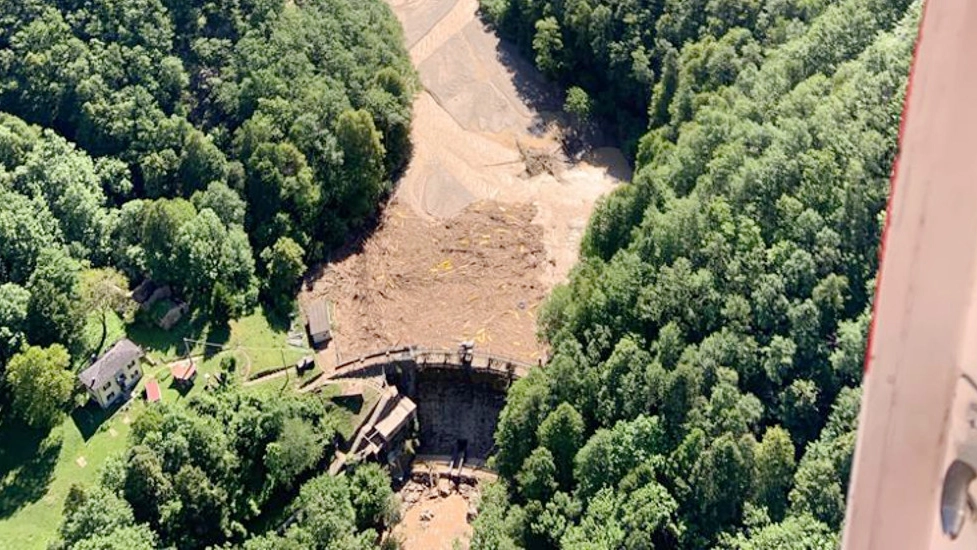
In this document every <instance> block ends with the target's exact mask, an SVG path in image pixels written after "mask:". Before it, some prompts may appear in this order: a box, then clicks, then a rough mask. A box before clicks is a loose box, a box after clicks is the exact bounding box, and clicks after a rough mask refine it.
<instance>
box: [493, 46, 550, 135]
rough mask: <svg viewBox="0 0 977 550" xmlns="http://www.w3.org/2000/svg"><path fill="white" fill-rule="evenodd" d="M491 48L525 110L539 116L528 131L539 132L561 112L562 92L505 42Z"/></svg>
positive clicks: (516, 49)
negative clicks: (506, 72)
mask: <svg viewBox="0 0 977 550" xmlns="http://www.w3.org/2000/svg"><path fill="white" fill-rule="evenodd" d="M496 36H497V37H498V39H499V42H498V44H497V45H496V46H495V56H496V58H497V59H498V60H499V62H500V63H502V65H504V66H505V68H506V69H507V70H508V73H509V77H510V78H511V80H512V84H513V86H515V88H516V93H517V94H518V95H519V99H521V100H522V101H523V102H524V103H525V104H526V105H527V106H529V107H530V108H532V109H533V110H534V111H536V112H537V113H539V116H538V120H537V121H536V124H534V125H533V127H532V128H530V130H531V131H534V132H537V131H543V130H545V129H546V124H547V123H549V122H550V121H551V120H553V119H554V118H555V117H553V116H551V115H548V114H556V113H558V112H560V111H562V110H563V92H562V91H561V90H560V87H559V85H558V84H557V83H556V82H553V81H551V80H547V79H546V77H545V76H543V74H542V73H540V72H539V70H538V69H536V67H535V66H533V64H532V63H531V62H530V61H529V60H528V59H526V58H525V57H524V56H523V55H522V52H520V51H519V48H518V47H517V46H516V45H515V44H513V43H512V42H509V41H508V40H506V39H504V38H502V37H499V36H498V35H496Z"/></svg>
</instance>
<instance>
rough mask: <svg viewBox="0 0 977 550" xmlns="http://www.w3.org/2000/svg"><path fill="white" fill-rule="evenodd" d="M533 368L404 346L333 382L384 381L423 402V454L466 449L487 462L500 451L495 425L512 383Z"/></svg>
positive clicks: (361, 362)
mask: <svg viewBox="0 0 977 550" xmlns="http://www.w3.org/2000/svg"><path fill="white" fill-rule="evenodd" d="M529 368H530V367H529V365H526V364H524V363H520V362H517V361H514V360H511V359H507V358H502V357H498V356H492V355H488V354H479V353H475V354H473V356H472V357H471V359H470V361H465V360H463V359H462V358H461V357H460V355H459V354H458V353H457V352H456V351H450V350H425V349H417V348H398V349H394V350H384V351H381V352H377V353H375V354H371V355H368V356H364V357H360V358H357V359H355V360H353V361H349V362H347V363H344V364H343V365H340V366H339V367H338V368H337V369H336V373H335V374H334V375H333V378H359V377H380V376H382V377H383V378H384V379H385V381H386V383H388V384H391V385H395V386H397V388H398V390H399V391H400V392H402V393H403V394H404V395H406V396H408V397H409V398H410V399H411V400H413V401H414V402H415V403H416V404H417V422H418V425H419V434H418V436H419V440H420V441H419V442H420V447H419V448H418V449H417V452H418V454H425V455H451V454H453V453H454V452H456V451H457V450H459V449H464V450H465V452H466V455H467V457H468V458H470V459H478V460H484V459H486V458H488V457H489V455H490V454H491V453H492V451H493V448H494V434H495V427H496V424H497V423H498V418H499V413H500V412H501V411H502V407H503V406H504V405H505V396H506V392H507V391H508V388H509V385H510V384H511V383H512V382H513V381H514V380H515V379H517V378H520V377H522V376H524V375H525V374H526V373H527V372H528V369H529Z"/></svg>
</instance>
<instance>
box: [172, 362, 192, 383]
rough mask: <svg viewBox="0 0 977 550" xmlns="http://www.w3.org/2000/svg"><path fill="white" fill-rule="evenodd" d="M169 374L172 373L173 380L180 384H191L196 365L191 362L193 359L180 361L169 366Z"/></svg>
mask: <svg viewBox="0 0 977 550" xmlns="http://www.w3.org/2000/svg"><path fill="white" fill-rule="evenodd" d="M170 374H172V375H173V380H176V383H177V384H178V385H181V386H188V385H190V384H193V380H194V378H196V377H197V365H195V364H194V363H193V360H192V359H190V360H187V361H181V362H179V363H177V364H175V365H173V366H172V367H170Z"/></svg>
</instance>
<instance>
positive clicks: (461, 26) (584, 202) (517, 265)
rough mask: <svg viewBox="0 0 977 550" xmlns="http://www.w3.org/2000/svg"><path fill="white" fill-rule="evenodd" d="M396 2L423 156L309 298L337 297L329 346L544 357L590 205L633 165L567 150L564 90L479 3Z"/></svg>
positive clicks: (339, 350)
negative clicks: (496, 27)
mask: <svg viewBox="0 0 977 550" xmlns="http://www.w3.org/2000/svg"><path fill="white" fill-rule="evenodd" d="M390 4H391V6H392V7H393V9H394V11H395V13H396V14H397V17H398V18H399V19H400V21H401V23H402V24H403V26H404V31H405V36H406V40H407V46H408V48H409V50H410V54H411V58H412V60H413V62H414V64H415V66H416V67H417V68H418V71H419V73H420V78H421V82H422V84H423V90H422V91H421V92H420V94H419V95H418V97H417V99H416V100H415V103H414V119H413V127H412V132H411V140H412V143H413V146H414V154H413V157H412V160H411V164H410V167H409V169H408V170H407V173H406V174H405V175H404V177H403V178H401V180H400V181H399V182H398V187H397V190H396V192H395V194H394V197H393V200H392V202H391V204H390V205H389V206H388V207H387V209H386V211H385V212H384V214H383V217H382V219H381V221H380V224H379V226H378V228H377V230H376V231H375V232H374V233H373V234H372V235H370V236H369V237H368V238H367V239H366V240H365V242H362V243H357V244H356V245H355V246H353V247H351V249H350V250H347V251H345V253H344V254H342V255H341V259H339V260H337V261H335V262H334V263H332V264H329V265H326V266H324V268H323V269H322V271H321V273H320V274H319V275H318V276H317V277H315V279H314V280H313V281H311V285H310V287H311V290H308V291H306V292H305V293H304V295H303V300H309V299H311V298H314V297H319V296H325V297H327V298H328V299H330V300H332V301H333V302H334V303H335V305H336V308H335V311H336V323H337V328H336V338H335V341H334V346H333V347H332V348H331V349H330V350H328V351H327V352H324V353H326V354H332V356H330V357H329V362H332V361H335V360H336V358H337V356H338V358H339V359H341V360H343V359H349V358H353V357H356V356H357V355H360V354H363V353H367V352H370V351H373V350H376V349H379V348H384V347H388V346H395V345H408V344H417V345H422V346H432V347H454V346H455V345H457V343H458V342H459V341H460V340H463V339H472V340H475V341H476V345H477V346H478V347H479V348H480V349H482V350H483V351H491V352H493V353H498V354H502V355H508V356H512V357H514V358H516V359H520V360H523V361H527V362H535V361H536V360H537V359H538V358H540V357H541V355H542V353H543V349H542V346H541V345H540V343H539V342H538V341H537V339H536V310H537V307H538V306H539V304H540V302H541V301H542V299H543V298H544V297H545V296H546V294H547V292H548V291H549V290H550V289H551V288H552V287H553V285H555V284H557V283H559V282H561V281H563V280H565V279H566V276H567V273H569V270H570V268H571V267H572V266H573V264H574V263H575V262H576V259H577V251H578V248H579V244H580V239H581V237H582V234H583V230H584V227H585V225H586V223H587V219H588V217H589V215H590V212H591V210H592V209H593V206H594V203H595V202H596V200H597V199H598V197H600V196H601V195H603V194H605V193H607V192H608V191H610V190H611V189H612V188H613V186H614V184H615V183H616V182H617V181H619V180H622V179H626V178H628V177H630V170H629V168H628V165H627V163H626V161H625V160H624V159H623V157H622V156H621V153H620V151H618V150H616V149H612V148H602V149H597V150H595V151H593V152H592V153H590V154H588V155H586V156H585V158H584V159H583V160H580V161H578V162H575V163H574V162H569V161H568V160H567V159H566V158H565V157H564V156H563V154H562V151H561V145H560V141H559V132H558V129H557V125H556V123H555V121H556V120H557V119H558V118H559V116H560V115H559V112H558V111H559V108H560V98H559V97H558V94H557V93H555V92H554V90H553V89H552V88H551V87H550V86H548V85H547V83H546V82H545V80H544V79H543V78H542V77H541V76H540V75H539V73H538V72H536V70H535V69H534V68H533V67H532V65H531V64H529V63H528V62H527V61H526V60H524V59H522V58H521V57H520V56H519V55H518V54H517V53H516V51H515V48H514V47H513V46H511V45H510V44H507V43H504V42H501V41H500V40H499V39H498V38H497V37H496V36H495V34H494V33H493V32H492V31H491V30H490V29H488V28H486V26H485V25H484V23H482V21H481V20H479V19H478V17H477V9H478V2H477V1H476V0H390ZM527 159H528V162H527ZM527 164H528V165H527ZM539 167H542V168H543V169H542V170H541V173H537V172H539V171H538V170H535V169H534V168H539ZM530 174H535V175H532V176H531V175H530Z"/></svg>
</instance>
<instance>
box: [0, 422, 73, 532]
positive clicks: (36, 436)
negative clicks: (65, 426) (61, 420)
mask: <svg viewBox="0 0 977 550" xmlns="http://www.w3.org/2000/svg"><path fill="white" fill-rule="evenodd" d="M59 434H60V432H59ZM0 441H3V442H4V445H2V446H0V519H4V518H8V517H10V516H11V515H13V514H14V513H15V512H17V510H19V509H21V508H22V507H24V506H26V505H28V504H31V503H33V502H36V501H38V500H40V499H41V498H42V497H43V496H44V495H45V493H47V488H48V485H50V483H51V480H52V478H53V477H54V467H55V465H56V464H57V462H58V455H60V454H61V445H62V442H61V438H60V437H58V436H52V435H51V434H50V433H49V432H48V433H46V432H43V431H39V430H35V429H32V428H30V427H29V426H26V425H24V424H22V423H20V422H18V421H15V420H12V419H10V418H6V419H0Z"/></svg>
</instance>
